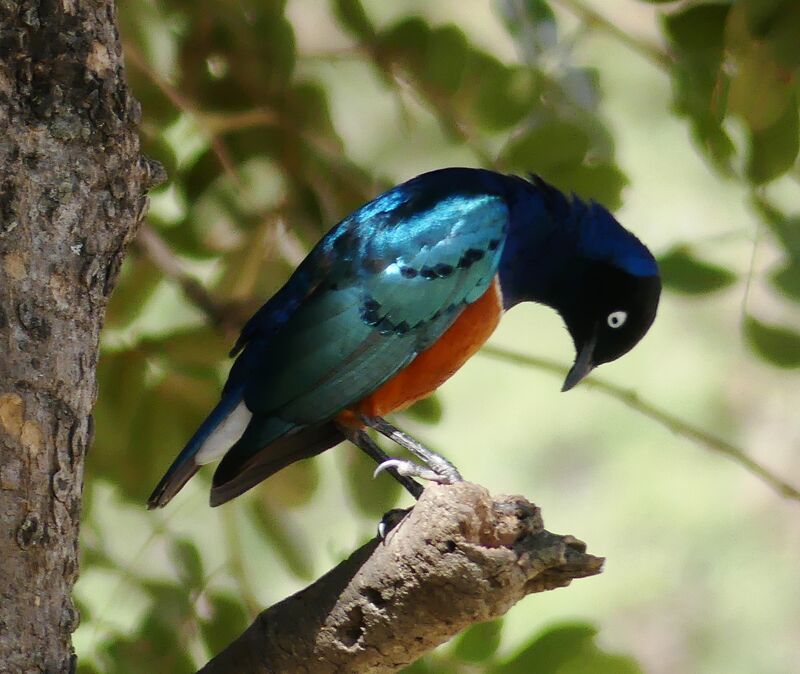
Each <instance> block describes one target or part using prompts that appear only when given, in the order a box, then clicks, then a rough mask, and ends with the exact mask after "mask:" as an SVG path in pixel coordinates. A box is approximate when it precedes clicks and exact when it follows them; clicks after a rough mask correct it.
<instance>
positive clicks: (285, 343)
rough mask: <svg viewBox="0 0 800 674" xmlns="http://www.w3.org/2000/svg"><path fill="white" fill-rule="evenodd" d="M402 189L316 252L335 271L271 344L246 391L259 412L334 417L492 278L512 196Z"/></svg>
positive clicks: (300, 420) (431, 338) (290, 418)
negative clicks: (433, 193) (436, 192)
mask: <svg viewBox="0 0 800 674" xmlns="http://www.w3.org/2000/svg"><path fill="white" fill-rule="evenodd" d="M402 187H403V186H401V188H402ZM401 188H395V189H394V190H391V191H389V192H387V193H385V194H384V195H382V196H381V197H378V198H377V199H376V200H374V201H372V202H370V203H368V204H366V205H365V206H364V207H362V208H361V209H359V210H358V211H356V212H355V213H354V214H353V215H351V216H350V217H349V218H347V219H346V220H344V221H343V222H341V223H340V224H339V225H338V226H337V227H336V228H334V229H333V230H332V231H331V232H330V233H329V234H328V235H327V236H326V237H325V238H324V239H323V240H322V241H321V242H320V243H319V244H318V246H317V247H316V249H315V250H314V251H313V252H312V256H315V257H316V259H317V260H319V261H321V262H324V264H323V265H322V266H323V267H324V268H325V273H324V277H323V278H322V280H321V281H320V282H319V284H317V285H316V287H315V289H314V290H313V292H311V294H310V295H309V296H308V297H307V298H306V299H305V300H303V302H302V303H301V304H300V305H299V306H298V307H297V309H296V310H295V311H294V313H293V314H292V316H291V317H290V318H288V320H286V322H285V323H283V324H282V325H281V327H280V328H279V330H278V331H277V333H276V334H275V335H274V337H273V338H271V339H270V340H269V342H268V344H265V345H264V348H263V349H259V351H260V353H259V359H258V363H257V365H256V367H255V368H254V370H253V371H252V374H251V376H250V377H248V383H247V385H246V387H245V392H244V397H245V401H246V403H247V406H248V407H249V408H250V410H251V411H253V412H254V413H255V414H258V415H267V416H270V417H277V418H280V419H283V420H284V421H287V422H289V423H291V424H297V425H307V424H311V423H316V422H318V421H321V420H324V419H327V418H330V417H332V416H334V415H335V414H337V413H338V412H339V411H341V410H342V409H344V408H346V407H347V406H348V405H350V404H352V403H354V402H356V401H358V400H360V399H361V398H363V397H364V396H366V395H367V394H369V393H371V392H372V391H374V390H375V389H376V388H378V387H379V386H380V385H381V384H382V383H383V382H385V381H386V380H388V379H389V378H391V376H392V375H394V374H395V373H396V372H397V371H399V370H400V369H402V368H403V367H404V366H405V365H406V364H408V363H409V362H410V361H411V360H412V359H413V358H414V357H415V356H416V355H417V354H418V353H419V352H420V351H423V350H424V349H426V348H427V347H428V346H430V345H431V344H432V343H433V342H435V341H436V339H438V338H439V337H440V336H441V335H442V333H443V332H444V331H445V330H446V329H447V328H448V327H449V326H450V325H451V324H452V323H453V321H454V320H455V319H456V318H457V316H458V315H459V314H460V313H461V311H463V309H464V307H465V306H466V305H467V304H470V303H472V302H474V301H475V300H477V299H478V298H479V297H480V296H481V295H482V294H483V293H484V292H486V290H487V289H488V288H489V286H490V285H491V282H492V278H493V277H494V274H495V272H496V270H497V265H498V262H499V259H500V255H501V253H502V249H503V244H504V240H505V232H506V228H507V222H508V209H507V206H506V203H505V201H504V200H503V199H502V198H501V197H499V196H496V195H490V194H485V193H481V194H458V193H455V194H453V193H450V194H445V195H443V196H440V197H436V196H435V195H434V196H432V195H431V194H429V193H427V194H422V195H420V194H415V193H414V192H413V191H410V193H409V190H408V188H407V187H406V189H405V190H402V189H401ZM243 355H245V354H243Z"/></svg>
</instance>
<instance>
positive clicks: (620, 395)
mask: <svg viewBox="0 0 800 674" xmlns="http://www.w3.org/2000/svg"><path fill="white" fill-rule="evenodd" d="M480 353H482V354H483V355H485V356H491V357H493V358H499V359H501V360H505V361H508V362H510V363H514V364H516V365H528V366H532V367H536V368H538V369H540V370H544V371H546V372H551V373H553V374H556V375H558V376H559V377H563V376H564V375H565V374H566V373H567V370H568V368H565V367H562V366H561V365H559V364H558V363H556V362H554V361H552V360H548V359H546V358H537V357H536V356H528V355H526V354H523V353H515V352H514V351H509V350H507V349H501V348H498V347H496V346H486V347H484V348H483V349H481V351H480ZM583 385H584V386H589V387H591V388H596V389H597V390H598V391H602V392H603V393H605V394H607V395H609V396H611V397H612V398H616V399H617V400H619V401H620V402H622V403H623V404H625V405H627V406H628V407H630V408H631V409H633V410H635V411H637V412H639V413H640V414H643V415H644V416H646V417H647V418H649V419H652V420H653V421H657V422H658V423H660V424H661V425H662V426H665V427H666V428H668V429H669V430H671V431H672V432H673V433H677V434H678V435H682V436H683V437H684V438H688V439H689V440H692V441H693V442H695V443H697V444H698V445H700V446H701V447H705V448H706V449H709V450H711V451H712V452H717V453H718V454H723V455H725V456H727V457H728V458H729V459H732V460H733V461H735V462H736V463H738V464H739V465H740V466H742V467H743V468H744V469H745V470H747V471H749V472H751V473H752V474H753V475H756V476H757V477H759V478H761V479H762V480H763V481H764V482H766V483H767V484H768V485H769V486H770V487H772V488H773V489H774V490H775V491H776V492H778V493H779V494H780V495H781V496H783V497H785V498H789V499H792V500H794V501H800V490H799V489H797V487H794V486H793V485H791V484H789V483H788V482H786V481H785V480H783V479H781V478H780V477H779V476H778V475H776V474H775V473H773V472H772V471H770V470H769V469H768V468H766V467H765V466H762V465H761V464H760V463H758V462H757V461H756V460H755V459H752V458H750V457H749V456H748V455H747V453H746V452H745V451H744V450H743V449H740V448H739V447H737V446H736V445H733V444H731V443H730V442H727V441H726V440H723V439H722V438H718V437H716V436H715V435H712V434H711V433H709V432H708V431H704V430H703V429H702V428H697V427H696V426H693V425H692V424H690V423H688V422H687V421H684V420H683V419H681V418H680V417H677V416H675V415H674V414H671V413H669V412H667V411H666V410H663V409H661V408H659V407H656V406H655V405H653V404H652V403H650V402H648V401H646V400H642V399H641V398H640V397H639V395H638V394H637V393H636V391H633V390H631V389H627V388H623V387H622V386H617V385H616V384H612V383H610V382H607V381H602V380H601V379H597V378H596V377H589V378H588V379H585V380H584V382H583Z"/></svg>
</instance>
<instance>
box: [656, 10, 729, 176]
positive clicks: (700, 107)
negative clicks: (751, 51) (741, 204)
mask: <svg viewBox="0 0 800 674" xmlns="http://www.w3.org/2000/svg"><path fill="white" fill-rule="evenodd" d="M729 11H730V5H729V3H704V4H698V5H689V6H688V7H686V8H684V9H681V10H679V11H676V12H673V13H671V14H668V15H666V16H665V17H664V31H665V33H666V34H667V37H668V38H669V40H670V43H671V51H672V53H673V54H675V56H676V63H675V66H674V67H673V68H672V70H671V74H672V78H673V84H674V86H673V91H674V97H675V107H676V109H677V111H678V113H679V114H681V115H685V116H687V117H688V118H689V120H690V122H691V127H692V133H693V135H694V137H695V139H696V140H697V142H698V144H699V145H700V147H701V148H702V149H703V150H704V151H705V152H706V154H707V155H708V156H709V158H710V159H712V160H713V161H714V163H715V164H716V166H717V168H718V169H719V170H721V171H723V172H724V173H730V172H731V165H730V164H731V156H732V154H733V143H732V142H731V140H730V138H729V137H728V135H727V133H726V132H725V130H724V129H723V127H722V120H723V119H724V117H725V112H726V105H725V92H726V85H727V76H726V75H725V74H724V72H723V71H722V57H723V53H724V48H725V39H724V38H725V27H726V21H727V17H728V12H729Z"/></svg>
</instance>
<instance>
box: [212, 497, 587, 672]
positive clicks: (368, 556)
mask: <svg viewBox="0 0 800 674" xmlns="http://www.w3.org/2000/svg"><path fill="white" fill-rule="evenodd" d="M602 564H603V559H602V558H598V557H593V556H592V555H588V554H586V552H585V546H584V545H583V543H581V542H580V541H578V540H577V539H575V538H573V537H572V536H559V535H556V534H551V533H550V532H548V531H545V530H544V526H543V523H542V519H541V516H540V513H539V509H538V508H537V507H536V506H534V505H532V504H531V503H529V502H528V501H526V500H525V499H523V498H521V497H516V496H514V497H509V496H503V497H497V498H492V497H490V496H489V494H488V493H487V492H486V490H485V489H483V488H482V487H479V486H477V485H474V484H470V483H466V482H462V483H459V484H456V485H452V486H448V487H443V486H434V487H429V488H428V489H426V490H425V492H424V494H423V495H422V497H421V498H420V500H419V501H418V503H417V504H416V506H415V507H414V509H413V510H412V511H411V513H410V514H409V515H408V516H407V517H406V518H405V519H403V520H402V521H401V522H400V523H399V524H398V525H397V526H396V527H395V528H394V529H392V530H391V531H390V532H389V534H388V536H387V538H386V540H385V541H382V542H381V541H378V540H374V541H371V542H370V543H368V544H367V545H365V546H363V547H362V548H360V549H359V550H358V551H356V552H355V553H354V554H353V555H352V556H351V557H350V558H349V559H347V560H345V561H344V562H342V563H341V564H339V565H338V566H337V567H336V568H334V569H333V570H332V571H330V572H329V573H327V574H326V575H325V576H323V577H322V578H320V579H319V580H318V581H317V582H315V583H314V584H313V585H310V586H309V587H307V588H306V589H305V590H302V591H301V592H298V593H297V594H295V595H293V596H292V597H289V598H288V599H285V600H284V601H282V602H280V603H278V604H276V605H274V606H272V607H270V608H268V609H266V610H265V611H264V612H263V613H261V615H259V617H258V618H257V619H256V620H255V622H253V624H252V625H251V626H250V627H249V628H248V629H247V630H246V631H245V632H244V633H243V634H242V635H241V636H240V637H239V638H238V639H237V640H236V641H234V642H233V643H232V644H231V645H230V646H228V648H227V649H225V650H224V651H223V652H222V653H220V654H219V655H218V656H217V657H216V658H214V659H213V660H212V661H211V662H209V663H208V664H207V665H206V666H205V667H204V668H203V669H202V670H200V672H201V674H233V673H236V674H267V673H269V674H290V673H291V674H300V673H302V674H331V673H334V672H338V673H345V672H346V673H348V674H359V673H360V672H370V673H378V672H394V671H397V670H398V669H400V668H401V667H404V666H406V665H408V664H410V663H411V662H413V661H414V660H416V659H417V658H419V657H420V656H421V655H423V654H424V653H426V652H427V651H429V650H431V649H433V648H434V647H436V646H437V645H439V644H441V643H443V642H444V641H446V640H447V639H449V638H451V637H452V636H454V635H455V634H457V633H458V632H459V631H461V630H463V629H464V628H465V627H467V626H469V625H470V624H473V623H477V622H482V621H485V620H491V619H492V618H496V617H498V616H500V615H503V614H504V613H505V612H506V611H508V609H509V608H510V607H511V606H512V605H513V604H515V603H516V602H517V601H519V600H520V599H522V597H524V596H526V595H528V594H530V593H533V592H542V591H545V590H551V589H554V588H557V587H563V586H565V585H569V583H570V581H571V580H572V579H573V578H581V577H584V576H590V575H594V574H596V573H599V572H600V570H601V568H602Z"/></svg>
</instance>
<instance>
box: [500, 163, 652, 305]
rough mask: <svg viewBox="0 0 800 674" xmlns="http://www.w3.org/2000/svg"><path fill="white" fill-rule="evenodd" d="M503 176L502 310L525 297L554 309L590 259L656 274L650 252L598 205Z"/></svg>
mask: <svg viewBox="0 0 800 674" xmlns="http://www.w3.org/2000/svg"><path fill="white" fill-rule="evenodd" d="M507 180H508V181H509V182H508V183H507V189H508V191H507V196H506V199H507V201H508V204H509V232H508V236H507V238H506V243H505V247H504V250H503V256H502V258H501V261H500V266H499V269H498V274H499V277H500V278H499V280H500V287H501V289H502V294H503V304H504V308H505V309H510V308H511V307H512V306H514V305H515V304H518V303H519V302H522V301H526V300H528V301H534V302H541V303H543V304H547V305H550V306H553V307H555V308H557V309H558V308H559V304H560V303H562V302H563V301H564V299H565V298H566V297H568V296H570V295H572V294H573V293H575V292H576V291H577V289H578V287H579V284H580V283H581V282H582V279H583V274H584V269H585V267H586V264H587V263H590V262H602V263H607V264H610V265H612V266H614V267H618V268H619V269H621V270H623V271H626V272H627V273H629V274H633V275H635V276H650V275H655V274H657V273H658V268H657V266H656V262H655V260H654V259H653V256H652V255H651V254H650V251H648V250H647V248H646V247H645V246H644V245H643V244H642V243H641V242H640V241H639V240H638V239H637V238H636V237H635V236H634V235H633V234H631V233H630V232H629V231H627V230H626V229H625V228H624V227H622V225H620V224H619V223H618V222H617V221H616V219H614V216H612V215H611V214H610V213H609V212H608V211H607V210H606V209H605V208H603V207H602V206H600V205H599V204H597V203H595V202H589V203H586V202H584V201H582V200H580V199H578V198H577V197H575V196H572V197H567V196H566V195H564V194H563V193H562V192H560V191H559V190H557V189H555V188H554V187H552V186H550V185H548V184H547V183H545V182H544V181H542V180H539V179H537V178H533V179H532V182H528V181H526V180H523V179H522V178H515V177H507Z"/></svg>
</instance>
